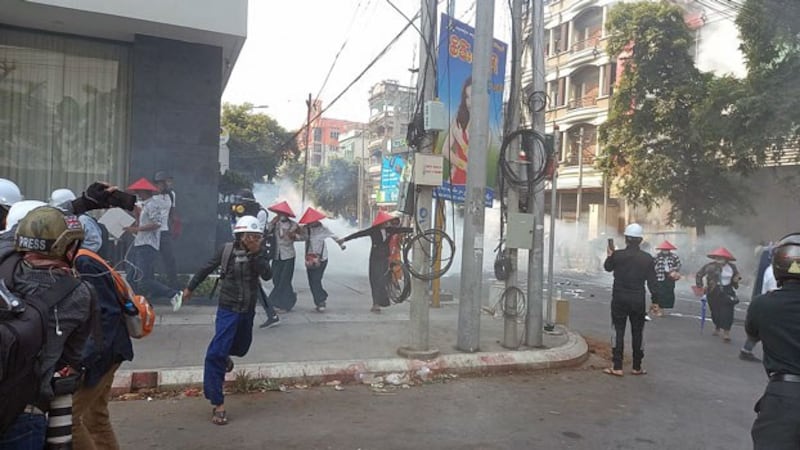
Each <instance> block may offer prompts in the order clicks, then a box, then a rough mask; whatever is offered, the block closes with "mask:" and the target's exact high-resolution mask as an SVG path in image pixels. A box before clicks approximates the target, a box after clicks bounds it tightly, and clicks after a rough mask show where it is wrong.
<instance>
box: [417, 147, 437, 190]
mask: <svg viewBox="0 0 800 450" xmlns="http://www.w3.org/2000/svg"><path fill="white" fill-rule="evenodd" d="M443 173H444V159H443V158H442V155H427V154H424V153H416V154H415V155H414V183H416V184H417V185H419V186H441V185H442V174H443Z"/></svg>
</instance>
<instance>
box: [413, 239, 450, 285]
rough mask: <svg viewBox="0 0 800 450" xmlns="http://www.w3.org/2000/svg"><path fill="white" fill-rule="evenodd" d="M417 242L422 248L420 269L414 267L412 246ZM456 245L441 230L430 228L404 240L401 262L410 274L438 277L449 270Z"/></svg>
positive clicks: (427, 279)
mask: <svg viewBox="0 0 800 450" xmlns="http://www.w3.org/2000/svg"><path fill="white" fill-rule="evenodd" d="M417 244H419V245H420V246H421V248H422V253H423V255H422V256H423V262H422V264H421V265H420V266H421V267H420V269H421V270H417V269H416V268H415V267H414V261H413V250H412V249H413V248H414V246H415V245H417ZM455 253H456V245H455V243H454V242H453V239H452V238H450V236H448V235H447V233H445V232H444V231H442V230H436V229H430V230H425V231H424V232H422V233H419V234H417V235H415V236H413V237H412V238H410V239H408V240H407V241H406V245H405V248H403V263H404V265H405V267H406V269H407V270H408V271H409V273H411V275H412V276H413V277H415V278H418V279H420V280H425V281H430V280H435V279H437V278H440V277H441V276H442V275H444V274H445V273H447V271H448V270H450V266H452V265H453V257H454V255H455Z"/></svg>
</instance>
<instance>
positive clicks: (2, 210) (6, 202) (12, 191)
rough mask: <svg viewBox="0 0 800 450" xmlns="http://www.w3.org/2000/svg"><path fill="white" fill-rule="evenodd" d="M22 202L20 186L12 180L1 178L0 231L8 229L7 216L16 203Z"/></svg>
mask: <svg viewBox="0 0 800 450" xmlns="http://www.w3.org/2000/svg"><path fill="white" fill-rule="evenodd" d="M21 200H22V193H21V192H20V190H19V186H17V184H16V183H14V182H13V181H11V180H7V179H5V178H0V229H5V228H6V216H7V215H8V210H9V208H11V206H12V205H13V204H14V203H17V202H19V201H21Z"/></svg>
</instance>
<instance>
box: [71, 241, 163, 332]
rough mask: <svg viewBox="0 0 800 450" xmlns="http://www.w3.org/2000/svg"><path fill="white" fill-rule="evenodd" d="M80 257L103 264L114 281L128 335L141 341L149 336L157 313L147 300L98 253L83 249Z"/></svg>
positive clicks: (80, 251) (79, 252)
mask: <svg viewBox="0 0 800 450" xmlns="http://www.w3.org/2000/svg"><path fill="white" fill-rule="evenodd" d="M78 256H86V257H89V258H92V259H93V260H95V261H97V262H98V263H99V264H102V265H103V267H105V269H106V270H107V271H108V273H109V274H110V275H111V277H112V278H113V279H114V288H115V289H114V290H115V291H116V292H117V301H119V305H120V308H122V312H123V314H122V317H124V319H125V328H127V330H128V335H129V336H130V337H132V338H134V339H141V338H143V337H145V336H147V335H149V334H150V332H152V331H153V326H154V325H155V323H156V312H155V310H153V307H152V306H151V305H150V302H148V301H147V298H145V297H144V296H143V295H138V294H136V293H135V292H133V289H132V288H131V285H130V284H128V282H127V281H126V280H125V279H124V278H122V275H120V273H119V272H117V271H116V270H114V268H112V267H111V266H109V265H108V263H107V262H106V261H105V260H104V259H103V258H101V257H100V255H98V254H97V253H94V252H93V251H91V250H87V249H85V248H82V249H80V250H78Z"/></svg>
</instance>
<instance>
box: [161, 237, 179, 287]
mask: <svg viewBox="0 0 800 450" xmlns="http://www.w3.org/2000/svg"><path fill="white" fill-rule="evenodd" d="M158 253H159V254H160V255H161V262H162V264H163V266H164V275H165V276H166V277H167V284H168V285H169V287H171V288H177V287H179V286H180V285H179V284H178V270H177V268H176V265H175V252H173V250H172V234H171V233H170V232H169V231H162V232H161V244H160V245H159V247H158Z"/></svg>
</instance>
